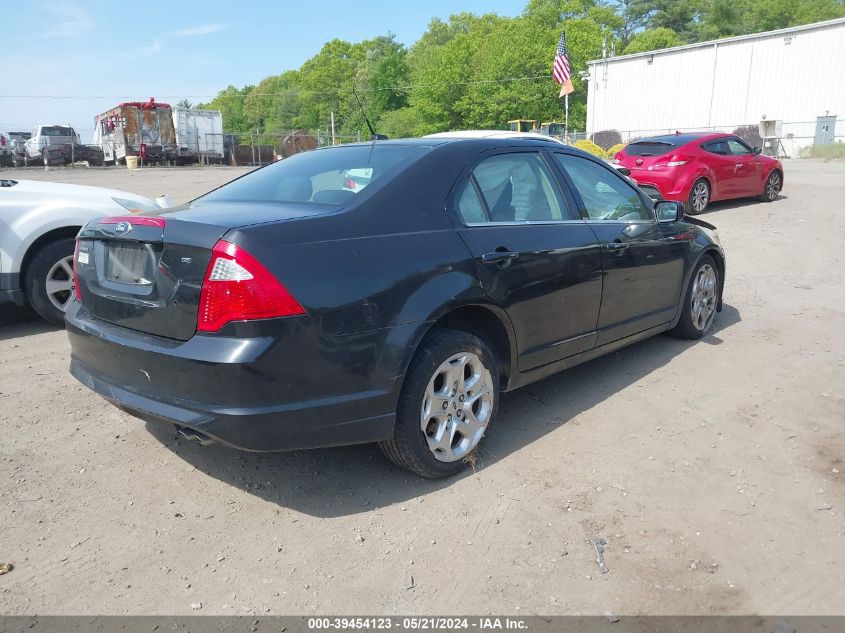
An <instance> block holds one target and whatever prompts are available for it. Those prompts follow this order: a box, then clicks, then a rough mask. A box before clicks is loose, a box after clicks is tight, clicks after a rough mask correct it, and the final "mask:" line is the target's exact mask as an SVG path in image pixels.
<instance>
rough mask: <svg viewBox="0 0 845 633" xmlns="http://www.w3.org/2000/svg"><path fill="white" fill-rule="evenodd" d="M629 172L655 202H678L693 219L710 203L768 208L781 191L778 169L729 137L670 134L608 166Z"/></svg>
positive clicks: (630, 149)
mask: <svg viewBox="0 0 845 633" xmlns="http://www.w3.org/2000/svg"><path fill="white" fill-rule="evenodd" d="M612 162H613V163H615V164H617V165H622V166H623V167H627V168H628V169H630V170H631V178H633V179H635V180H636V181H637V183H638V184H639V186H640V189H642V190H643V191H644V192H645V193H647V194H648V195H649V196H651V197H652V198H654V199H655V200H677V201H679V202H684V203H685V204H686V205H687V213H689V214H690V215H695V214H697V213H701V212H702V211H704V210H705V209H706V208H707V205H708V204H710V202H712V201H715V200H728V199H730V198H747V197H752V196H755V197H759V198H760V199H762V200H764V201H766V202H771V201H772V200H774V199H775V198H777V197H778V194H779V193H780V190H781V188H782V187H783V166H782V165H781V163H780V161H779V160H777V159H776V158H772V157H771V156H763V155H762V154H761V153H760V148H759V147H751V146H750V145H748V143H746V142H745V141H743V140H742V139H741V138H739V137H738V136H734V135H733V134H713V133H695V134H693V133H688V134H681V133H675V134H671V135H666V136H652V137H651V138H644V139H640V140H639V141H636V142H634V143H631V144H629V145H627V146H625V147H624V148H623V149H622V151H620V152H618V153H617V154H616V156H615V158H614V160H613V161H612Z"/></svg>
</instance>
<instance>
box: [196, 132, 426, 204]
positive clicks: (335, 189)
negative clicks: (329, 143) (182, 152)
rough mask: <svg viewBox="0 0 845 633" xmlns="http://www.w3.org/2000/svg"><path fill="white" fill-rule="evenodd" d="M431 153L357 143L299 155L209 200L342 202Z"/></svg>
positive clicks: (224, 188) (207, 199)
mask: <svg viewBox="0 0 845 633" xmlns="http://www.w3.org/2000/svg"><path fill="white" fill-rule="evenodd" d="M427 151H429V148H428V147H420V146H411V145H379V144H377V143H373V144H371V145H353V146H347V147H341V146H338V147H331V148H326V149H319V150H313V151H310V152H303V153H301V154H296V155H295V156H291V157H290V158H286V159H284V160H280V161H278V162H276V163H273V164H272V165H269V166H268V167H265V168H264V169H259V170H257V171H255V172H253V173H251V174H248V175H246V176H244V177H243V178H239V179H238V180H235V181H234V182H231V183H229V184H228V185H224V186H222V187H220V189H217V190H215V191H212V192H211V193H209V194H206V195H205V196H203V197H202V198H200V199H201V200H203V201H204V202H319V203H323V204H334V205H340V204H343V203H345V202H347V201H349V200H350V199H352V198H354V197H355V196H356V195H358V194H359V193H360V192H361V191H363V190H364V189H366V188H367V187H369V186H371V185H372V183H374V182H376V181H378V180H380V179H381V178H384V177H385V175H387V174H390V173H391V172H393V171H394V170H395V171H398V170H399V169H400V168H402V167H407V166H408V165H409V164H410V163H412V162H414V161H415V160H417V159H418V158H420V157H421V156H422V155H423V154H425V153H426V152H427Z"/></svg>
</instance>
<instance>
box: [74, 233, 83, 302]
mask: <svg viewBox="0 0 845 633" xmlns="http://www.w3.org/2000/svg"><path fill="white" fill-rule="evenodd" d="M78 262H79V240H76V246H75V247H74V249H73V291H74V292H75V293H76V298H77V299H78V300H79V301H80V302H81V301H82V288H81V287H80V285H79V263H78Z"/></svg>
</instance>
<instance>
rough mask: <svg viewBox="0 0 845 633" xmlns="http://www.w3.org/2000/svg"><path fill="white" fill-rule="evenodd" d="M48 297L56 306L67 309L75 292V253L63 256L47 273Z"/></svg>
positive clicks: (63, 309)
mask: <svg viewBox="0 0 845 633" xmlns="http://www.w3.org/2000/svg"><path fill="white" fill-rule="evenodd" d="M46 284H47V298H48V299H50V303H52V304H53V306H54V307H55V308H57V309H58V310H61V311H62V312H64V311H65V308H67V304H68V301H70V295H71V293H72V292H73V255H71V256H69V257H63V258H62V259H60V260H59V261H57V262H56V263H55V264H53V266H52V267H51V268H50V271H49V272H48V273H47V279H46Z"/></svg>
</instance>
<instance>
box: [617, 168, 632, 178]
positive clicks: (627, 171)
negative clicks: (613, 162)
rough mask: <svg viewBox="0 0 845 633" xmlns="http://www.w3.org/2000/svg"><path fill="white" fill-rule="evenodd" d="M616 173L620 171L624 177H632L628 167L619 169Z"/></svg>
mask: <svg viewBox="0 0 845 633" xmlns="http://www.w3.org/2000/svg"><path fill="white" fill-rule="evenodd" d="M616 171H618V172H619V173H620V174H622V175H623V176H630V175H631V170H630V169H628V168H627V167H617V168H616Z"/></svg>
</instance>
